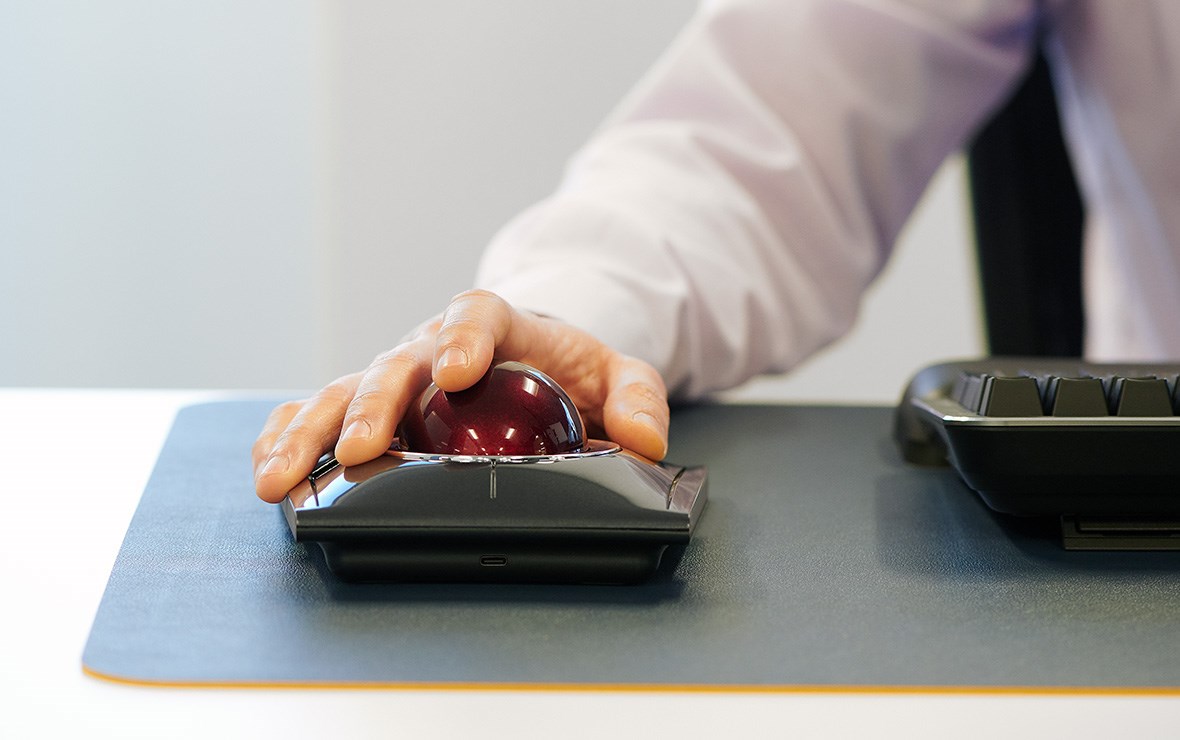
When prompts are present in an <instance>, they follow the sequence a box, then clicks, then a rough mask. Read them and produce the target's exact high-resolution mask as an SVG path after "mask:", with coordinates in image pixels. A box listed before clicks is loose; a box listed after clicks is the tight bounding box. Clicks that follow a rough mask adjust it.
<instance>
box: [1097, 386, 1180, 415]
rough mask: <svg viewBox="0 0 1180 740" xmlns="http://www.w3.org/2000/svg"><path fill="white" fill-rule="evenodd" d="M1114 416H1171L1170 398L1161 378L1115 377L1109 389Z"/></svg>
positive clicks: (1111, 411) (1111, 410) (1111, 409)
mask: <svg viewBox="0 0 1180 740" xmlns="http://www.w3.org/2000/svg"><path fill="white" fill-rule="evenodd" d="M1109 402H1110V413H1111V414H1112V415H1114V416H1171V415H1172V399H1171V398H1170V397H1169V396H1168V382H1167V381H1166V380H1164V379H1163V378H1123V377H1116V378H1114V379H1113V381H1112V382H1111V383H1110V389H1109Z"/></svg>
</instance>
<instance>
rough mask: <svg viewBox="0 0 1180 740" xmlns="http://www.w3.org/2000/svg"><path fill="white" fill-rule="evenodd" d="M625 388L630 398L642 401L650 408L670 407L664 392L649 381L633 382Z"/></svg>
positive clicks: (663, 408)
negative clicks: (648, 382)
mask: <svg viewBox="0 0 1180 740" xmlns="http://www.w3.org/2000/svg"><path fill="white" fill-rule="evenodd" d="M623 390H624V393H626V394H627V396H628V397H629V398H633V399H636V400H638V401H641V402H642V403H643V405H645V406H647V407H649V408H653V409H661V410H666V409H667V408H668V400H667V399H666V398H665V397H664V394H663V393H661V392H660V391H659V390H657V389H656V388H653V387H652V386H650V385H648V384H647V383H638V382H636V383H631V384H629V385H627V386H626V387H625V388H624V389H623Z"/></svg>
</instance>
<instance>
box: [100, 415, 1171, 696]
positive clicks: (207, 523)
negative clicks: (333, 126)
mask: <svg viewBox="0 0 1180 740" xmlns="http://www.w3.org/2000/svg"><path fill="white" fill-rule="evenodd" d="M272 405H273V402H272V401H269V400H267V401H233V402H222V403H214V404H205V405H199V406H192V407H188V408H185V409H183V410H182V411H181V412H180V414H179V415H178V417H177V419H176V422H175V424H174V427H173V429H172V432H171V434H170V436H169V438H168V440H167V442H166V444H165V446H164V449H163V451H162V453H161V455H160V458H159V461H158V463H157V466H156V468H155V471H154V472H153V474H152V476H151V479H150V481H149V483H148V485H147V488H146V490H145V492H144V494H143V498H142V500H141V502H140V505H139V508H138V510H137V511H136V513H135V516H134V518H133V520H132V522H131V526H130V528H129V530H128V532H127V536H126V539H125V541H124V543H123V547H122V550H121V551H120V553H119V556H118V559H117V561H116V563H115V566H114V569H113V572H112V573H111V578H110V581H109V584H108V586H107V589H106V593H105V595H104V597H103V599H102V602H101V604H100V606H99V609H98V612H97V616H96V617H95V620H94V625H93V628H92V631H91V634H90V638H89V641H88V643H87V645H86V648H85V653H84V655H83V666H84V669H85V670H86V671H87V672H88V673H90V674H92V675H96V676H100V677H105V678H110V679H116V680H122V681H132V682H145V683H159V684H183V685H219V686H224V685H234V686H238V685H244V686H251V685H259V686H274V685H314V686H321V685H361V686H370V685H372V686H432V687H436V686H448V685H453V686H463V687H470V686H487V687H495V686H532V687H545V686H557V687H569V686H576V687H587V688H591V687H595V686H597V687H640V688H642V687H652V688H658V687H668V686H671V687H681V688H693V687H702V688H715V689H726V688H734V689H744V690H757V689H760V688H764V689H786V690H790V689H801V688H802V689H807V688H818V689H824V688H832V689H841V688H844V689H847V688H853V689H855V688H857V687H865V688H881V689H883V688H886V687H889V688H894V689H902V690H906V689H918V690H939V689H949V690H956V689H963V688H967V689H969V690H1009V689H1015V690H1024V689H1028V690H1033V691H1036V690H1049V691H1055V690H1063V689H1064V690H1073V689H1083V690H1091V689H1094V690H1099V691H1103V690H1115V691H1119V690H1124V689H1127V688H1129V689H1132V690H1136V691H1149V692H1153V691H1163V692H1165V693H1171V692H1173V691H1177V690H1180V688H1178V687H1180V639H1178V636H1180V553H1093V552H1066V551H1064V550H1062V549H1061V547H1060V545H1059V544H1058V542H1057V539H1056V537H1055V535H1054V534H1053V533H1052V531H1048V532H1046V531H1044V530H1043V529H1042V528H1040V527H1038V526H1033V525H1031V524H1029V523H1027V522H1023V523H1022V522H1017V521H1012V520H1008V519H1006V518H1003V517H999V516H996V515H994V514H992V513H991V512H990V511H989V510H988V509H987V508H986V507H984V506H983V505H982V504H981V503H980V502H979V501H978V500H977V498H976V497H975V496H974V495H973V494H971V493H970V492H969V491H968V490H967V489H966V488H964V487H963V486H962V484H960V483H959V482H958V480H957V479H956V478H955V477H954V474H953V473H951V472H949V471H947V470H937V469H921V468H913V467H910V466H907V465H905V464H904V463H902V462H901V461H900V459H899V457H898V455H897V453H896V451H895V449H894V447H893V445H892V442H891V440H890V437H889V429H890V418H891V417H890V414H891V412H890V410H889V409H884V408H852V407H832V408H828V407H789V406H699V407H693V408H688V409H683V410H679V411H677V412H676V414H675V415H674V421H673V438H672V447H671V454H670V456H669V457H670V459H672V460H675V461H677V462H681V463H693V464H706V465H708V466H709V470H710V497H711V498H710V503H709V506H708V508H707V510H706V511H705V516H704V518H703V519H702V521H701V523H700V527H699V529H698V530H697V534H696V536H695V537H694V539H693V541H692V543H691V544H690V545H689V546H688V547H687V548H686V549H685V550H684V552H683V554H682V555H681V556H680V557H678V558H672V559H670V560H668V561H667V562H666V563H665V565H664V567H662V569H661V571H660V573H659V574H658V576H657V577H656V578H655V579H654V580H653V581H651V582H649V583H647V584H644V585H641V586H627V587H611V586H538V585H531V586H523V585H522V586H503V585H462V584H460V585H439V584H433V585H432V584H419V585H408V584H407V585H348V584H343V583H340V582H337V581H335V580H334V579H333V577H332V576H331V575H330V574H329V573H328V572H327V570H326V568H325V567H324V566H323V564H322V561H321V558H320V555H319V553H318V552H317V551H316V550H314V549H311V548H308V547H306V546H304V545H300V544H297V543H295V542H294V541H293V540H292V538H291V535H290V533H289V532H288V530H287V526H286V523H285V522H284V519H283V515H282V513H281V511H280V509H279V508H278V507H275V506H270V505H267V504H264V503H262V502H260V501H259V500H258V499H257V498H256V497H255V496H254V493H253V488H252V482H251V478H250V465H249V448H250V444H251V442H252V441H253V439H254V436H255V434H256V433H257V432H258V430H259V429H260V428H261V425H262V423H263V420H264V418H265V416H266V414H267V412H268V410H269V409H270V408H271V406H272Z"/></svg>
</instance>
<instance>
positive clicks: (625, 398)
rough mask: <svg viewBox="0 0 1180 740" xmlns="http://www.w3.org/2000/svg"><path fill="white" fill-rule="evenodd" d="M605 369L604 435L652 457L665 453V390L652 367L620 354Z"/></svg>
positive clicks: (666, 407)
mask: <svg viewBox="0 0 1180 740" xmlns="http://www.w3.org/2000/svg"><path fill="white" fill-rule="evenodd" d="M613 364H614V366H613V367H612V368H611V369H610V370H609V371H608V376H607V386H608V388H607V396H606V402H605V403H604V404H603V408H602V422H603V427H604V429H605V430H606V435H607V437H609V438H610V439H612V440H614V441H615V442H618V443H619V444H620V445H622V446H623V447H625V448H626V449H628V450H631V451H632V452H637V453H639V454H640V455H643V456H644V457H646V458H649V459H652V460H662V459H664V456H665V455H666V454H668V418H669V411H668V390H667V388H666V387H665V386H664V379H663V378H661V377H660V374H659V373H658V372H657V371H656V369H655V368H654V367H652V366H651V365H649V364H647V363H646V362H643V361H642V360H638V359H636V358H634V357H627V356H625V355H619V356H618V359H617V361H616V362H615V363H613Z"/></svg>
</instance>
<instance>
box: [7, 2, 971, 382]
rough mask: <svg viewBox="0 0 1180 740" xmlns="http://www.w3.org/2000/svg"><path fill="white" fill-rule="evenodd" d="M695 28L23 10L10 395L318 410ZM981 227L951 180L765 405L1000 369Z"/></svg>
mask: <svg viewBox="0 0 1180 740" xmlns="http://www.w3.org/2000/svg"><path fill="white" fill-rule="evenodd" d="M693 10H694V3H692V2H689V1H688V0H645V1H644V2H642V3H636V2H627V1H626V0H598V1H597V2H593V3H587V2H583V1H580V0H501V1H499V2H495V3H486V2H476V0H432V1H431V2H421V1H419V2H385V3H379V2H348V3H329V2H325V1H317V0H295V1H286V0H284V1H279V0H271V1H263V0H248V1H246V2H230V1H229V0H221V1H220V2H218V1H213V2H202V3H186V2H147V1H146V0H144V1H142V2H130V1H129V0H121V1H117V2H107V3H100V4H92V3H86V2H81V1H79V0H54V1H49V2H41V1H34V0H16V1H8V2H4V3H2V4H0V110H3V114H2V115H0V141H2V142H3V144H2V145H0V256H2V258H3V265H4V266H3V269H0V385H8V386H116V387H194V388H200V387H217V388H272V389H273V388H310V387H317V386H319V385H322V384H323V383H324V382H326V381H328V380H331V379H332V378H333V377H335V376H337V375H339V374H342V373H344V372H348V371H350V370H353V369H356V368H357V367H359V366H363V365H364V364H366V363H367V362H368V361H369V360H370V359H371V358H372V356H373V355H375V354H377V353H378V352H380V351H381V350H383V349H385V348H387V347H389V346H391V345H392V343H394V342H395V341H396V340H397V338H398V337H400V336H401V335H402V334H403V333H404V332H405V331H406V330H407V329H409V328H410V327H411V326H413V325H415V324H416V323H418V321H420V320H421V319H423V318H425V317H426V316H428V315H430V314H432V313H434V312H435V311H437V310H439V309H440V308H441V307H442V306H443V305H444V304H445V302H446V300H447V299H448V298H449V297H450V296H451V295H452V294H454V293H456V292H458V291H460V290H462V289H464V288H465V287H467V286H468V285H469V284H470V282H471V279H472V275H473V272H474V260H475V256H476V255H477V254H478V253H479V251H480V250H481V248H482V247H483V245H484V244H485V243H486V242H487V240H488V239H489V237H490V236H491V235H492V234H493V233H494V232H495V230H496V229H497V228H498V227H499V226H500V225H502V223H503V222H504V221H506V220H507V219H508V218H509V217H511V215H512V214H514V213H515V212H516V211H518V210H519V209H521V208H523V207H524V206H526V205H528V204H529V203H531V202H533V201H535V200H536V199H538V198H540V197H543V196H544V195H545V194H546V193H547V192H548V191H549V190H550V189H551V188H552V187H553V185H554V184H555V183H556V181H557V178H558V177H559V175H560V170H561V167H562V164H563V162H564V160H565V158H566V157H567V156H568V155H569V154H570V153H571V152H572V151H573V150H574V148H575V147H577V146H578V145H579V144H580V143H581V142H582V141H583V140H584V139H585V138H586V137H587V136H588V135H589V134H590V132H591V131H592V130H593V128H594V127H595V125H596V124H597V123H598V122H599V121H601V120H602V118H603V117H604V116H605V115H606V114H607V113H608V112H609V110H610V109H611V107H612V106H613V105H614V104H615V102H616V101H617V100H618V99H619V98H620V97H621V96H622V95H623V94H624V93H625V92H626V90H627V89H628V88H629V87H630V85H631V84H632V83H633V82H634V81H635V80H636V79H637V78H638V76H639V75H640V74H642V72H643V70H645V69H646V68H647V67H648V65H649V64H650V63H651V62H652V61H653V60H654V59H655V58H656V57H657V56H658V55H659V53H660V52H661V50H662V49H663V48H664V47H665V46H666V45H667V43H668V42H669V41H670V40H671V38H672V37H673V36H674V35H675V33H676V31H677V30H678V28H679V27H680V26H681V25H682V23H683V22H684V21H685V20H686V19H687V18H688V17H689V16H690V15H691V13H692V11H693ZM966 233H967V223H966V217H965V206H964V202H963V196H962V188H961V166H960V165H959V164H958V163H953V164H952V166H951V167H950V168H948V169H947V170H946V171H944V173H943V175H942V176H941V178H940V179H939V180H938V181H936V184H935V186H934V188H933V189H932V191H931V193H929V194H928V198H927V200H926V203H925V205H924V209H923V210H922V212H921V214H920V215H919V217H917V218H916V219H915V221H914V222H913V223H912V224H911V225H910V228H909V229H908V231H907V233H906V235H905V238H904V239H903V245H902V248H901V254H900V259H899V260H897V261H896V262H895V263H894V264H893V265H892V266H891V268H890V270H889V271H888V273H887V275H886V277H885V280H884V281H883V283H882V284H881V285H880V286H879V287H878V288H877V289H876V290H875V291H874V293H873V294H871V295H870V297H869V299H868V303H867V304H866V308H865V311H864V318H863V320H862V321H861V323H860V324H859V325H858V327H857V330H856V332H855V333H854V335H853V337H852V338H851V339H850V340H849V341H848V342H846V343H845V344H844V345H842V346H841V347H840V348H838V349H836V350H835V351H833V352H830V353H828V354H827V355H825V356H822V357H820V358H819V359H817V360H816V361H813V362H812V363H810V364H809V365H807V366H805V367H804V368H802V369H801V371H800V372H799V373H797V374H795V375H794V376H792V379H790V380H788V381H783V380H771V381H767V382H763V383H760V384H755V385H754V386H752V387H750V388H747V389H745V391H744V394H745V395H746V396H747V397H759V398H824V397H829V398H846V399H849V400H892V398H893V397H894V396H895V394H896V393H897V392H898V391H899V389H900V387H901V384H902V382H903V381H904V379H905V377H906V375H907V374H908V372H909V371H910V370H911V369H913V368H914V367H916V366H918V365H920V364H923V363H925V362H927V361H929V360H933V359H939V358H943V357H947V356H957V355H963V354H973V353H975V352H978V351H979V347H980V346H981V343H980V329H979V319H978V316H977V313H978V312H977V308H976V303H977V297H976V293H975V288H974V283H973V280H974V275H973V272H972V269H973V268H972V267H971V265H970V262H969V253H968V249H967V238H966ZM919 281H920V282H921V283H923V284H924V286H926V287H924V288H923V289H922V290H914V289H913V286H914V285H915V284H917V283H918V282H919ZM932 305H936V306H938V308H937V310H936V311H931V310H930V306H932ZM911 327H917V330H914V329H911ZM899 331H900V332H903V333H904V337H905V341H904V347H901V348H899V344H902V343H900V342H899V341H898V333H899ZM866 361H870V362H871V363H872V366H873V368H874V373H873V374H872V375H871V376H869V377H867V378H866V377H865V374H864V372H863V366H864V363H865V362H866Z"/></svg>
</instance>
